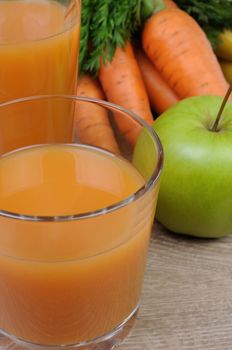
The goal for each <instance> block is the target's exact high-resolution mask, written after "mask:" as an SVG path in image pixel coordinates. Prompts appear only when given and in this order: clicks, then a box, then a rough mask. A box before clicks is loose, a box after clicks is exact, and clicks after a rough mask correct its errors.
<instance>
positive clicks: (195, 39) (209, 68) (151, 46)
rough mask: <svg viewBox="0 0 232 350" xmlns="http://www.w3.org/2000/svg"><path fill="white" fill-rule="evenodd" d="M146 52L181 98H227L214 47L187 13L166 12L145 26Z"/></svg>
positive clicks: (174, 10)
mask: <svg viewBox="0 0 232 350" xmlns="http://www.w3.org/2000/svg"><path fill="white" fill-rule="evenodd" d="M142 42H143V48H144V50H145V52H146V54H147V55H148V57H149V58H150V60H151V61H152V62H153V64H155V66H156V67H157V69H158V71H159V72H160V73H161V74H162V76H163V78H164V79H165V80H166V82H167V83H168V84H169V86H170V87H171V88H172V89H173V90H174V91H175V92H176V93H177V95H178V96H179V97H180V98H185V97H188V96H194V95H209V94H211V95H224V94H225V92H226V91H227V89H228V84H227V82H226V80H225V78H224V76H223V74H222V71H221V68H220V66H219V63H218V61H217V59H216V56H215V54H214V52H213V50H212V48H211V45H210V43H209V41H208V39H207V37H206V35H205V33H204V32H203V30H202V29H201V28H200V26H199V25H198V24H197V22H196V21H195V20H194V19H193V18H192V17H191V16H189V15H188V14H187V13H186V12H184V11H182V10H180V9H178V8H176V9H165V10H162V11H160V12H158V13H156V14H154V15H153V16H152V17H150V19H149V20H148V21H147V22H146V24H145V27H144V30H143V34H142Z"/></svg>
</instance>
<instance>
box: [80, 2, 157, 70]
mask: <svg viewBox="0 0 232 350" xmlns="http://www.w3.org/2000/svg"><path fill="white" fill-rule="evenodd" d="M156 7H157V9H161V8H162V7H163V0H120V1H116V0H82V18H81V41H80V56H79V70H80V72H90V73H91V74H96V73H97V72H98V70H99V67H100V60H101V58H102V59H103V62H107V61H111V60H112V58H113V55H114V53H115V50H116V48H117V47H122V48H123V47H125V45H126V41H127V39H130V38H131V36H132V35H133V34H134V33H135V32H136V31H137V30H138V29H139V28H141V26H142V24H143V22H144V21H145V20H146V18H147V17H149V16H150V15H151V14H152V13H153V11H154V9H155V8H156Z"/></svg>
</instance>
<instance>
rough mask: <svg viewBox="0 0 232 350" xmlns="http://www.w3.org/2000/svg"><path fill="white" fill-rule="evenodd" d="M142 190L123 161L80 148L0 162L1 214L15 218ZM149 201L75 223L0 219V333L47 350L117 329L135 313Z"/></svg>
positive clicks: (44, 149)
mask: <svg viewBox="0 0 232 350" xmlns="http://www.w3.org/2000/svg"><path fill="white" fill-rule="evenodd" d="M16 174H17V175H16ZM143 184H144V180H143V178H142V177H141V175H140V174H139V173H138V171H137V170H136V169H134V168H133V166H132V165H131V164H130V163H128V162H127V161H124V160H123V159H120V158H117V157H115V156H112V155H110V154H109V153H106V152H103V151H97V150H96V149H94V148H88V147H83V146H74V147H73V146H69V145H57V146H55V145H50V146H38V147H37V146H36V147H32V148H28V149H25V150H21V151H16V152H13V153H11V154H9V155H6V156H4V157H2V158H1V159H0V207H1V209H4V210H10V211H14V212H15V211H16V212H20V213H22V214H30V215H72V214H78V213H83V212H86V211H91V210H97V209H100V208H102V207H105V206H108V205H111V204H115V203H116V202H118V201H120V200H123V199H125V198H127V197H128V196H129V195H131V194H132V193H134V192H135V191H137V190H138V189H139V188H140V187H141V186H143ZM154 196H155V194H154V193H153V192H150V193H149V192H148V194H147V196H144V197H141V198H140V199H137V200H136V201H134V202H132V203H131V204H128V205H127V206H125V207H123V208H121V209H118V210H116V211H113V212H111V213H108V214H104V215H100V216H96V217H92V218H91V217H89V218H86V219H81V220H72V221H63V222H59V221H55V222H47V223H45V222H30V221H25V220H24V221H23V220H15V219H7V218H4V217H0V227H1V235H0V329H3V330H5V331H6V332H8V333H10V334H13V335H15V336H17V337H20V338H22V339H25V340H29V341H31V342H34V343H40V344H53V345H54V344H73V343H78V342H80V341H86V340H90V339H94V338H96V337H99V336H102V335H104V334H106V333H108V332H110V331H112V330H113V329H114V328H115V327H117V326H118V325H119V324H120V323H122V322H123V321H124V320H125V319H126V318H127V317H128V316H129V315H130V313H131V312H132V311H133V310H134V309H135V308H136V306H137V305H138V303H139V298H140V294H141V288H142V282H143V275H144V267H145V261H146V252H147V246H148V241H149V236H150V230H151V225H152V221H153V213H154V202H155V201H154V198H155V197H154Z"/></svg>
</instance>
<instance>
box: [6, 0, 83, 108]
mask: <svg viewBox="0 0 232 350" xmlns="http://www.w3.org/2000/svg"><path fill="white" fill-rule="evenodd" d="M80 17H81V3H80V0H57V1H56V0H11V1H8V0H0V67H1V69H0V102H3V101H7V100H11V99H14V98H21V97H24V96H31V95H42V94H75V93H76V90H75V89H76V82H77V65H78V51H79V35H80Z"/></svg>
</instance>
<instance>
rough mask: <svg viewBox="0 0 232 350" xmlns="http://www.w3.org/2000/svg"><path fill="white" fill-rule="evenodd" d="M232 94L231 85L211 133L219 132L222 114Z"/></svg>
mask: <svg viewBox="0 0 232 350" xmlns="http://www.w3.org/2000/svg"><path fill="white" fill-rule="evenodd" d="M231 92H232V85H230V86H229V89H228V90H227V93H226V95H225V97H224V99H223V101H222V104H221V107H220V109H219V112H218V114H217V118H216V120H215V122H214V124H213V126H212V128H211V131H218V125H219V122H220V120H221V116H222V112H223V110H224V108H225V105H226V102H227V101H228V98H229V97H230V94H231Z"/></svg>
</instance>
